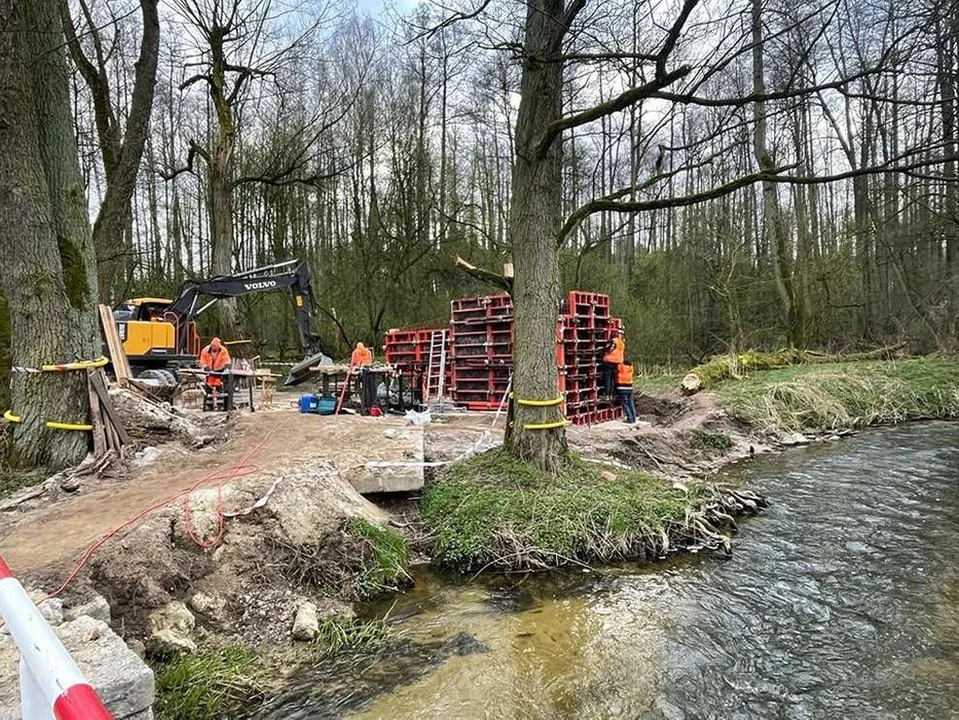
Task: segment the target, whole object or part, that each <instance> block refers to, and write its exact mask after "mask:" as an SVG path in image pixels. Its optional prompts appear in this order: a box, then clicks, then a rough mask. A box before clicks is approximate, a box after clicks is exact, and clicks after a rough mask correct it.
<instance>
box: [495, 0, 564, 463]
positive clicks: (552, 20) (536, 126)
mask: <svg viewBox="0 0 959 720" xmlns="http://www.w3.org/2000/svg"><path fill="white" fill-rule="evenodd" d="M563 24H564V23H563V2H562V0H532V1H531V2H530V3H529V5H528V10H527V14H526V44H525V52H526V55H525V56H526V60H525V61H524V64H523V74H522V82H521V87H520V93H521V94H520V98H521V99H520V105H519V115H518V117H517V120H516V158H515V161H514V164H513V198H512V202H511V204H510V215H509V231H510V238H511V240H512V246H513V269H514V272H515V280H514V285H513V302H514V304H515V312H516V320H515V338H514V343H513V360H514V368H515V369H514V375H513V389H514V395H515V398H516V399H517V400H552V399H554V398H556V397H557V396H558V395H559V384H558V376H557V370H556V318H557V315H558V314H559V292H560V279H559V277H560V276H559V257H558V251H557V233H558V230H559V227H560V220H561V219H560V195H561V191H562V174H561V146H560V140H558V139H557V140H554V141H553V142H552V143H551V144H550V146H549V147H548V148H546V149H545V151H541V150H539V149H538V147H537V146H538V144H539V140H540V138H541V136H542V134H543V132H544V130H545V129H546V127H547V126H548V125H549V124H550V123H552V122H553V121H555V120H557V119H558V118H559V117H560V113H561V107H562V91H563V68H562V63H558V62H542V61H541V60H539V59H541V58H547V57H549V56H550V55H551V54H552V51H551V50H550V48H551V47H553V46H554V44H555V43H556V42H557V41H558V38H557V34H558V33H562V32H563V31H564V30H565V28H564V27H563ZM561 36H562V35H561V34H560V37H561ZM561 420H562V415H561V413H560V406H559V405H549V406H545V407H539V406H530V405H523V404H521V403H517V404H516V406H515V407H514V417H513V425H512V426H511V427H510V428H509V435H508V438H507V445H508V447H509V448H510V450H511V451H512V453H513V454H514V455H516V456H517V457H519V458H521V459H523V460H528V461H530V462H532V463H534V464H535V465H536V466H537V467H538V468H540V469H541V470H544V471H547V472H557V471H559V470H562V469H563V468H564V467H565V465H566V462H567V459H568V450H567V447H566V430H565V428H564V427H563V426H562V425H559V426H558V427H554V428H550V429H531V428H530V425H537V424H551V423H559V422H560V421H561Z"/></svg>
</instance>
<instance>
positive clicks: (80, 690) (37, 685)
mask: <svg viewBox="0 0 959 720" xmlns="http://www.w3.org/2000/svg"><path fill="white" fill-rule="evenodd" d="M0 616H2V617H3V619H4V621H5V622H6V628H7V629H8V630H9V631H10V635H11V636H12V637H13V641H14V642H15V643H16V645H17V647H18V648H19V650H20V704H21V710H20V712H21V714H22V716H23V720H112V715H110V713H109V711H108V710H107V709H106V707H105V706H104V705H103V702H102V701H101V700H100V698H99V696H98V695H97V694H96V691H95V690H94V689H93V688H92V687H90V684H89V683H88V682H87V681H86V679H85V678H84V677H83V675H82V674H81V673H80V669H79V668H78V667H77V665H76V663H75V662H73V658H72V657H70V653H68V652H67V650H66V648H64V647H63V644H62V643H61V642H60V639H59V638H58V637H57V636H56V634H54V632H53V629H52V628H51V627H50V625H48V624H47V621H46V620H44V619H43V616H42V615H41V614H40V611H39V610H38V609H37V607H36V605H34V604H33V601H32V600H31V599H30V597H29V596H28V595H27V593H26V591H25V590H24V589H23V586H22V585H21V584H20V582H19V581H18V580H17V579H16V578H15V577H13V573H12V572H10V568H9V567H8V566H7V564H6V563H5V562H4V561H3V558H0Z"/></svg>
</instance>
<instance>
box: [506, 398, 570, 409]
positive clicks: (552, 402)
mask: <svg viewBox="0 0 959 720" xmlns="http://www.w3.org/2000/svg"><path fill="white" fill-rule="evenodd" d="M564 399H565V398H564V397H563V396H562V395H560V396H559V397H557V398H553V399H552V400H520V399H519V398H517V399H516V402H517V403H518V404H520V405H530V406H532V407H549V406H550V405H559V404H560V403H562V402H563V400H564Z"/></svg>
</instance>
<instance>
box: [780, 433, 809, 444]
mask: <svg viewBox="0 0 959 720" xmlns="http://www.w3.org/2000/svg"><path fill="white" fill-rule="evenodd" d="M779 442H780V444H782V445H785V446H786V447H795V446H796V445H808V444H809V442H810V440H809V438H807V437H806V436H805V435H803V434H802V433H787V434H786V435H783V436H782V437H781V438H779Z"/></svg>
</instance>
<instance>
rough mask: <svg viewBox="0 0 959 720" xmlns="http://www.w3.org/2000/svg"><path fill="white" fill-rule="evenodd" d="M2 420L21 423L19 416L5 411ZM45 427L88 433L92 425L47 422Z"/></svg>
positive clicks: (10, 411) (21, 419)
mask: <svg viewBox="0 0 959 720" xmlns="http://www.w3.org/2000/svg"><path fill="white" fill-rule="evenodd" d="M3 419H4V420H6V421H7V422H9V423H22V422H23V418H22V417H20V416H19V415H14V414H13V411H12V410H7V411H6V412H5V413H4V414H3ZM46 426H47V427H48V428H50V429H51V430H78V431H80V432H89V431H90V430H93V425H86V424H81V423H65V422H57V421H56V420H47V422H46Z"/></svg>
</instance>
